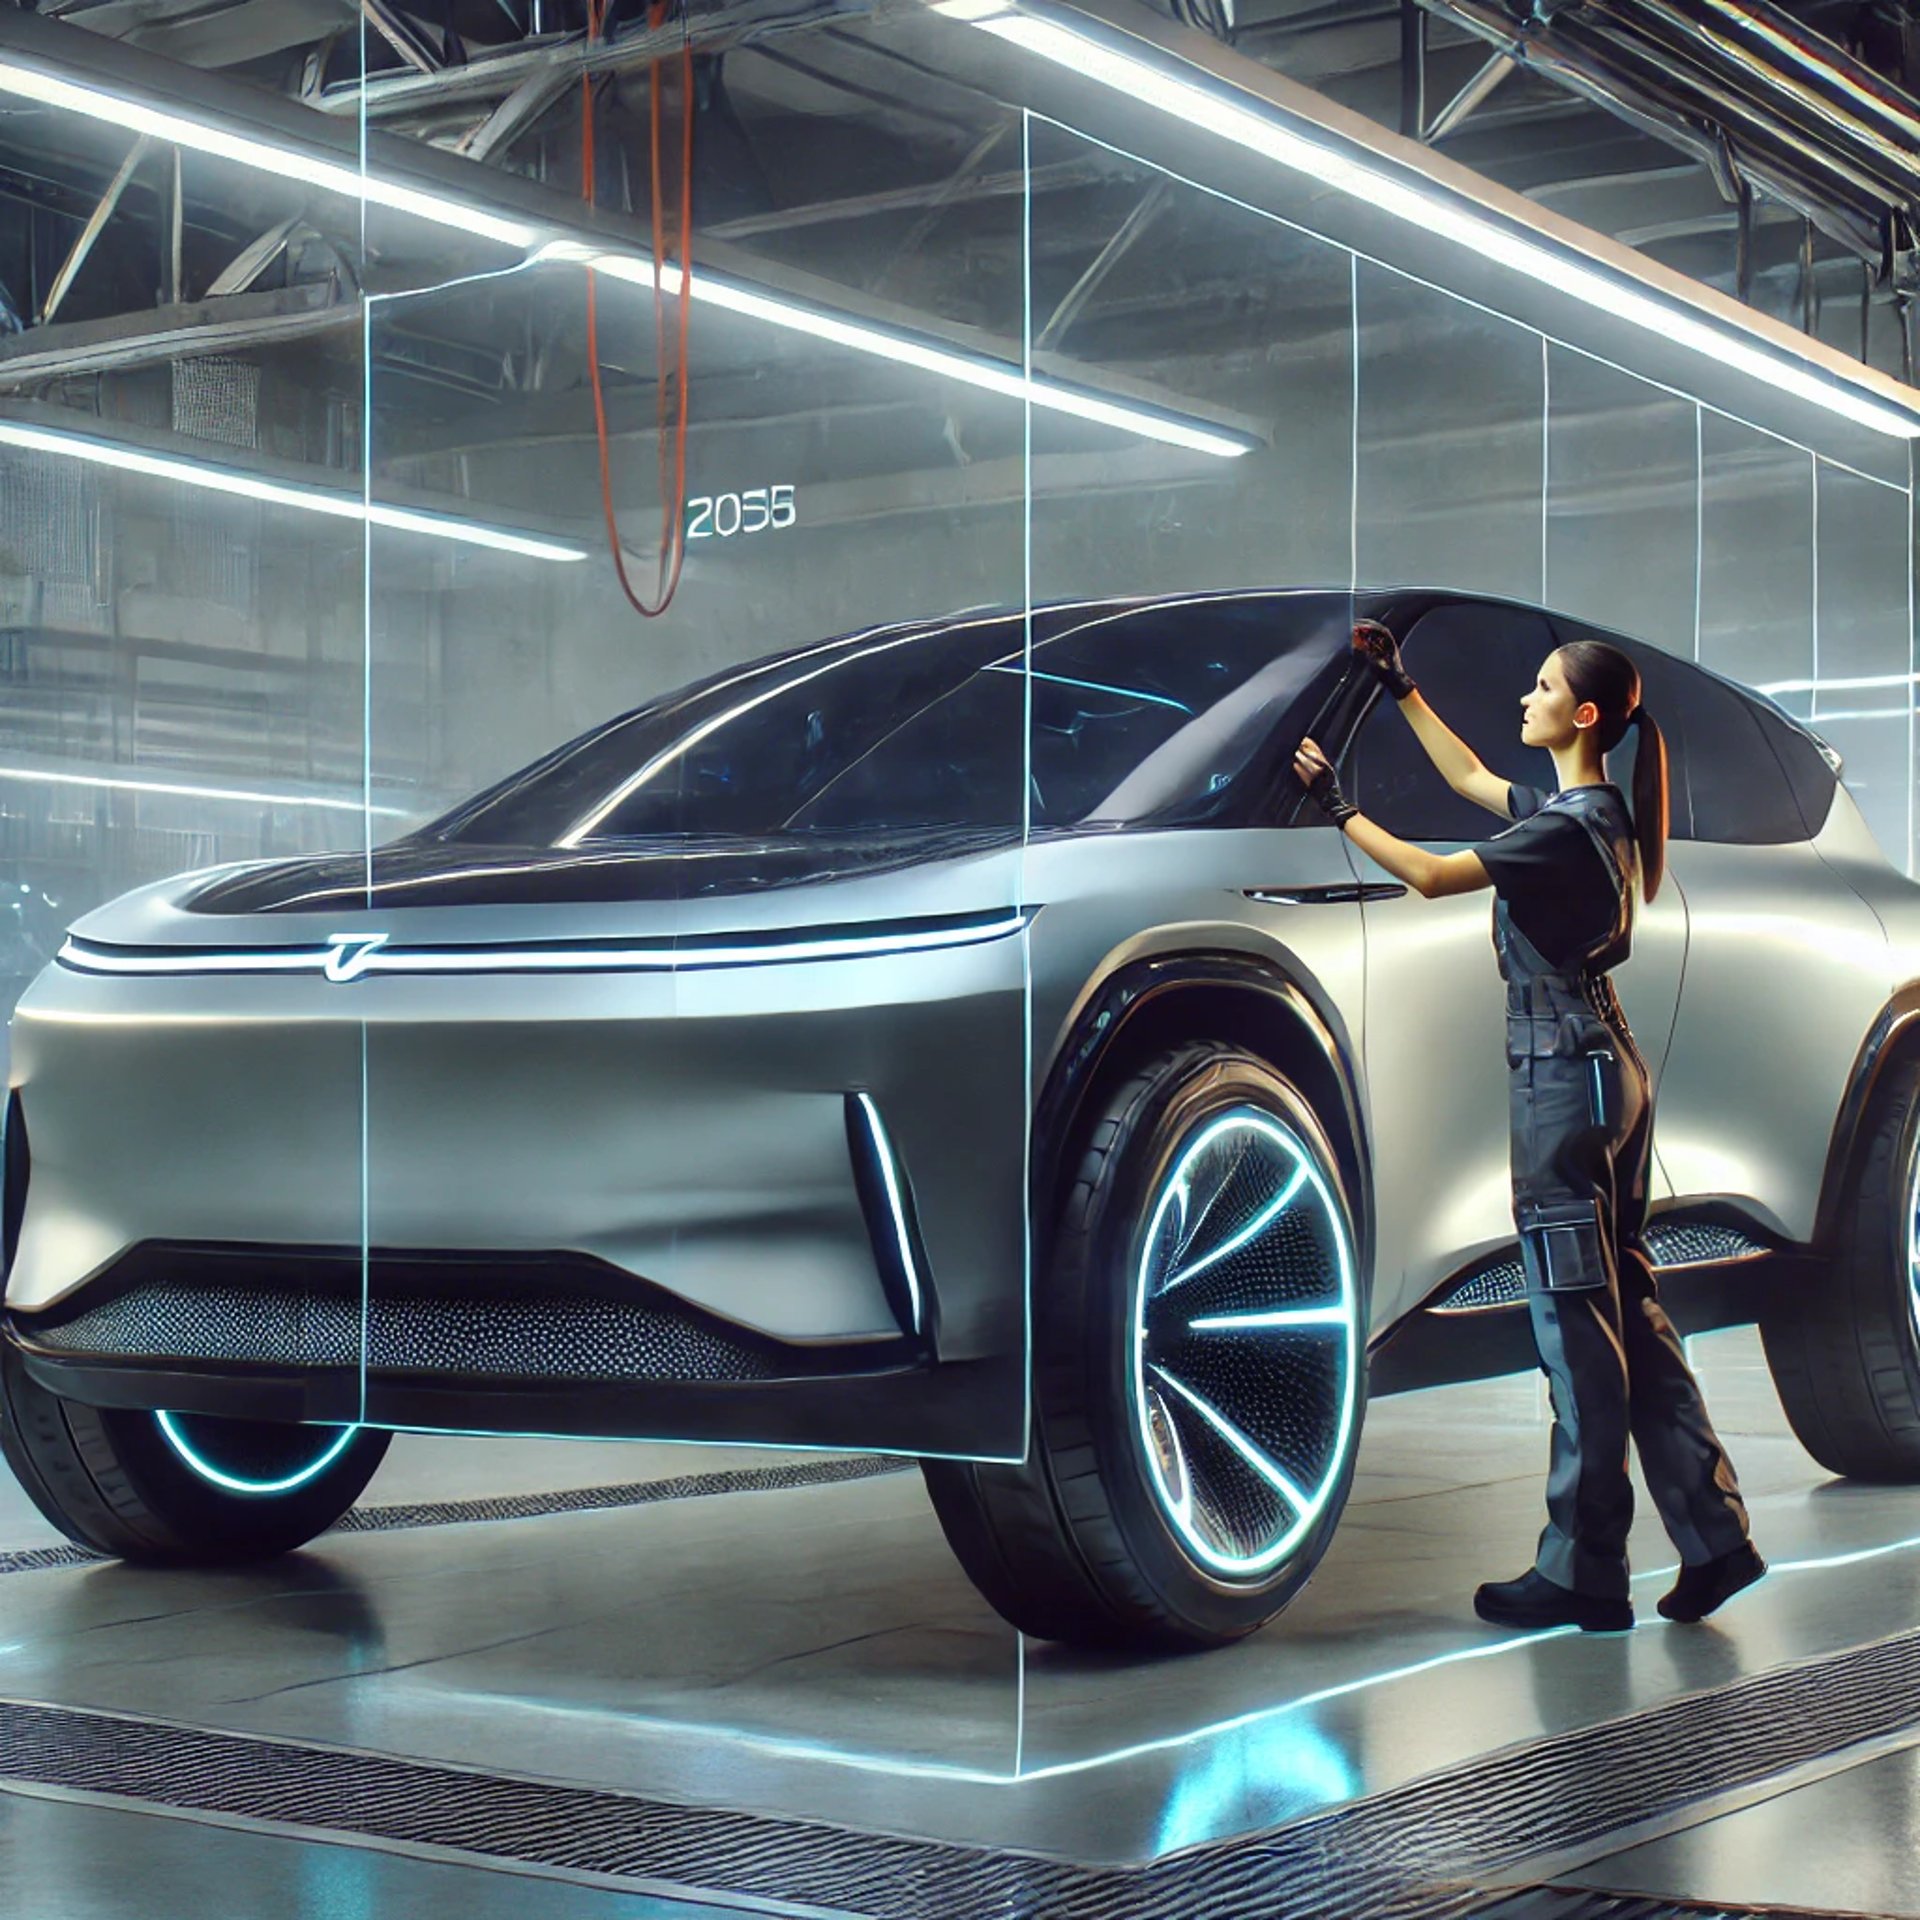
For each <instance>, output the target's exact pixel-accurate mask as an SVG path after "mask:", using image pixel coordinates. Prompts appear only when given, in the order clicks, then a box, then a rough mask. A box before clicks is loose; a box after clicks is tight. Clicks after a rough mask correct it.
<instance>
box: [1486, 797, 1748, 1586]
mask: <svg viewBox="0 0 1920 1920" xmlns="http://www.w3.org/2000/svg"><path fill="white" fill-rule="evenodd" d="M1509 806H1510V809H1511V811H1512V812H1513V813H1514V814H1515V815H1516V817H1522V818H1526V817H1531V816H1532V815H1534V814H1536V813H1537V814H1542V815H1545V814H1551V813H1562V814H1568V815H1571V816H1572V817H1573V818H1574V819H1575V820H1577V821H1578V822H1579V824H1580V825H1581V826H1582V827H1583V828H1584V829H1585V830H1586V834H1587V836H1588V839H1589V840H1590V842H1591V844H1592V846H1593V847H1594V848H1595V849H1596V850H1597V851H1598V853H1599V855H1600V861H1601V864H1600V866H1599V867H1597V868H1596V867H1595V866H1594V865H1593V864H1592V863H1591V862H1590V861H1589V860H1588V859H1587V858H1586V856H1585V853H1584V850H1583V849H1581V848H1580V847H1579V846H1578V844H1577V842H1576V843H1575V844H1574V845H1573V846H1572V848H1571V850H1570V855H1569V856H1568V857H1566V858H1563V859H1562V860H1560V861H1558V862H1557V863H1556V864H1555V865H1554V866H1552V867H1547V868H1542V867H1540V866H1538V865H1536V866H1534V867H1533V868H1532V870H1530V871H1527V870H1516V869H1515V868H1513V867H1512V866H1511V865H1510V864H1509V862H1508V860H1507V859H1503V857H1502V856H1509V855H1510V853H1511V851H1512V850H1510V849H1507V848H1503V847H1502V846H1501V844H1500V843H1501V841H1504V840H1508V839H1509V838H1510V837H1512V836H1514V835H1517V834H1520V833H1522V832H1523V831H1526V829H1525V828H1524V827H1523V828H1513V829H1509V831H1508V833H1506V834H1501V835H1499V836H1497V837H1496V838H1495V839H1494V840H1493V841H1492V842H1489V843H1488V845H1487V846H1486V847H1485V848H1483V849H1480V850H1479V851H1481V852H1482V854H1483V858H1484V859H1485V863H1486V865H1487V868H1488V871H1489V873H1491V874H1492V875H1493V877H1494V882H1495V885H1496V887H1497V888H1498V889H1499V893H1498V895H1497V897H1496V900H1495V903H1494V946H1495V949H1496V951H1497V952H1498V954H1499V958H1500V973H1501V977H1502V978H1503V979H1504V980H1505V981H1506V983H1507V1067H1508V1070H1509V1071H1508V1088H1509V1094H1510V1102H1511V1116H1512V1169H1513V1216H1514V1225H1515V1227H1516V1228H1517V1229H1518V1230H1519V1233H1520V1251H1521V1260H1522V1264H1523V1265H1524V1267H1525V1270H1526V1281H1527V1307H1528V1312H1529V1313H1530V1315H1531V1317H1532V1321H1533V1335H1534V1341H1535V1344H1536V1346H1537V1348H1538V1351H1539V1356H1540V1366H1541V1370H1542V1371H1543V1372H1544V1373H1545V1374H1546V1376H1547V1379H1548V1382H1549V1383H1550V1386H1551V1390H1552V1399H1553V1438H1552V1452H1551V1458H1550V1462H1549V1465H1548V1470H1547V1514H1548V1520H1547V1526H1546V1530H1545V1531H1544V1532H1543V1533H1542V1534H1541V1536H1540V1546H1539V1550H1538V1553H1537V1554H1536V1556H1535V1565H1536V1566H1537V1567H1538V1569H1539V1571H1540V1572H1541V1573H1543V1574H1544V1575H1545V1576H1546V1577H1547V1578H1548V1579H1549V1580H1552V1581H1555V1582H1557V1583H1558V1584H1559V1585H1560V1586H1563V1587H1569V1588H1572V1589H1573V1590H1574V1591H1576V1592H1579V1593H1585V1594H1592V1595H1594V1596H1596V1597H1599V1598H1604V1599H1623V1598H1625V1597H1626V1595H1627V1591H1628V1586H1627V1528H1628V1525H1629V1523H1630V1522H1631V1520H1632V1518H1633V1487H1632V1483H1631V1481H1630V1480H1629V1479H1628V1475H1627V1443H1628V1440H1629V1437H1631V1439H1632V1442H1633V1445H1634V1446H1635V1447H1636V1448H1637V1449H1638V1451H1639V1455H1640V1466H1641V1471H1642V1473H1643V1474H1644V1475H1645V1477H1646V1482H1647V1490H1648V1492H1649V1493H1650V1494H1651V1495H1652V1496H1653V1501H1654V1504H1655V1506H1657V1507H1658V1509H1659V1511H1660V1518H1661V1520H1662V1521H1663V1522H1664V1523H1665V1525H1666V1529H1667V1532H1668V1534H1669V1535H1671V1536H1672V1539H1673V1543H1674V1545H1675V1546H1676V1547H1677V1548H1678V1549H1679V1550H1680V1557H1681V1559H1682V1560H1683V1561H1684V1562H1685V1563H1686V1564H1688V1565H1690V1566H1693V1565H1699V1564H1701V1563H1703V1562H1705V1561H1707V1560H1711V1559H1714V1558H1716V1557H1717V1556H1719V1555H1721V1554H1724V1553H1729V1552H1731V1551H1732V1550H1733V1549H1734V1548H1736V1547H1738V1546H1739V1545H1740V1544H1741V1543H1742V1542H1743V1541H1744V1540H1745V1539H1746V1538H1747V1512H1746V1507H1745V1505H1744V1504H1743V1502H1742V1501H1741V1498H1740V1490H1739V1486H1738V1484H1737V1482H1736V1481H1735V1479H1734V1473H1733V1467H1732V1464H1731V1463H1730V1462H1729V1461H1728V1459H1727V1455H1726V1451H1725V1449H1724V1448H1723V1447H1722V1446H1721V1444H1720V1442H1719V1440H1718V1438H1717V1437H1716V1436H1715V1434H1714V1431H1713V1426H1712V1423H1711V1422H1710V1421H1709V1420H1708V1418H1707V1410H1706V1405H1705V1402H1704V1401H1703V1400H1702V1398H1701V1394H1700V1386H1699V1382H1698V1381H1696V1380H1695V1378H1694V1376H1693V1372H1692V1370H1691V1368H1689V1367H1688V1365H1687V1362H1686V1357H1685V1355H1684V1353H1683V1352H1682V1350H1681V1345H1680V1340H1679V1336H1678V1335H1677V1334H1676V1333H1675V1332H1674V1330H1673V1327H1672V1324H1671V1323H1670V1322H1669V1321H1668V1319H1667V1316H1666V1314H1665V1312H1664V1311H1663V1310H1662V1308H1661V1306H1660V1302H1659V1297H1658V1294H1657V1291H1656V1288H1655V1283H1654V1277H1653V1266H1652V1263H1651V1261H1650V1260H1649V1259H1648V1257H1647V1251H1646V1247H1645V1244H1644V1242H1643V1241H1642V1238H1641V1236H1642V1233H1643V1232H1644V1230H1645V1228H1646V1223H1647V1198H1648V1195H1647V1177H1648V1166H1649V1161H1650V1159H1651V1154H1652V1138H1653V1105H1652V1095H1651V1083H1650V1082H1649V1079H1648V1076H1647V1067H1646V1062H1645V1061H1644V1060H1643V1059H1642V1058H1641V1056H1640V1050H1639V1048H1638V1047H1637V1046H1636V1045H1635V1044H1634V1039H1633V1034H1632V1032H1631V1030H1630V1029H1629V1027H1628V1025H1627V1021H1626V1016H1625V1014H1624V1013H1623V1012H1622V1011H1621V1007H1620V1002H1619V999H1618V997H1617V996H1616V995H1615V993H1614V990H1613V982H1612V981H1611V980H1610V979H1609V978H1608V970H1609V969H1610V968H1613V967H1616V966H1618V965H1619V964H1620V963H1621V962H1622V961H1624V960H1625V959H1626V958H1627V955H1628V952H1629V950H1630V948H1631V944H1632V936H1633V900H1634V881H1635V876H1636V873H1637V869H1638V849H1637V847H1636V845H1635V842H1634V838H1633V832H1632V824H1631V820H1630V817H1629V815H1628V812H1627V805H1626V800H1625V798H1624V796H1623V795H1622V794H1621V793H1620V790H1619V789H1618V788H1617V787H1614V786H1611V785H1606V786H1590V787H1575V788H1573V789H1571V790H1570V791H1567V792H1563V793H1556V794H1554V795H1552V796H1550V797H1549V796H1547V795H1544V794H1542V793H1540V791H1539V790H1538V789H1537V788H1529V787H1522V786H1515V787H1514V788H1513V789H1512V791H1511V796H1510V800H1509ZM1542 824H1543V825H1544V822H1543V823H1542ZM1553 831H1555V832H1559V833H1562V834H1563V833H1564V830H1562V829H1557V828H1556V829H1554V830H1553ZM1532 838H1533V841H1534V843H1535V845H1536V846H1538V845H1539V844H1541V835H1540V833H1539V831H1538V830H1535V831H1534V832H1533V834H1532ZM1561 844H1563V845H1564V844H1565V843H1564V839H1563V840H1562V842H1561ZM1576 865H1577V869H1578V871H1577V872H1576V871H1575V868H1576ZM1583 877H1584V880H1585V881H1586V882H1587V883H1589V884H1590V886H1591V887H1592V888H1595V889H1599V888H1604V889H1606V890H1608V892H1610V896H1611V899H1610V905H1611V912H1608V910H1607V909H1608V906H1609V899H1608V897H1607V893H1593V894H1591V895H1590V904H1591V905H1593V906H1595V907H1596V908H1597V911H1596V912H1590V913H1589V914H1588V915H1587V919H1586V931H1585V933H1584V934H1583V935H1582V936H1581V937H1580V940H1579V943H1578V950H1576V951H1572V952H1565V953H1561V954H1559V955H1557V956H1556V958H1557V959H1558V962H1559V964H1558V965H1555V964H1554V962H1553V961H1550V960H1549V959H1548V958H1547V957H1546V956H1545V955H1544V954H1543V953H1542V952H1541V951H1540V948H1539V947H1538V946H1537V945H1535V944H1534V942H1533V940H1531V939H1529V938H1528V936H1527V934H1526V933H1524V932H1523V931H1522V930H1521V928H1520V927H1519V926H1518V925H1516V924H1515V920H1514V911H1513V908H1514V906H1515V905H1516V904H1518V905H1521V906H1523V907H1524V906H1526V905H1528V904H1529V902H1528V898H1527V893H1526V889H1528V888H1530V887H1533V888H1537V887H1543V886H1544V887H1549V888H1551V887H1554V886H1559V887H1562V888H1564V887H1567V886H1570V885H1573V884H1575V883H1576V882H1577V881H1580V880H1582V879H1583ZM1533 904H1534V905H1536V906H1537V905H1540V904H1549V903H1544V902H1542V901H1541V900H1540V899H1539V898H1538V897H1537V896H1536V897H1535V899H1534V901H1533ZM1551 904H1562V903H1551ZM1523 917H1524V916H1523ZM1602 921H1604V922H1605V923H1606V924H1605V925H1604V926H1603V925H1602V924H1601V923H1602ZM1543 937H1544V936H1543Z"/></svg>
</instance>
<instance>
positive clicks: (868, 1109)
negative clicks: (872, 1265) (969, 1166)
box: [857, 1093, 920, 1333]
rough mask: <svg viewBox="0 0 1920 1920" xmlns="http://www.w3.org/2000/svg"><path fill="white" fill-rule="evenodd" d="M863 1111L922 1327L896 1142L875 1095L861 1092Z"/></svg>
mask: <svg viewBox="0 0 1920 1920" xmlns="http://www.w3.org/2000/svg"><path fill="white" fill-rule="evenodd" d="M857 1097H858V1099H859V1101H860V1111H861V1112H862V1113H864V1114H865V1115H866V1116H867V1131H868V1133H869V1134H871V1135H872V1137H873V1151H874V1154H875V1156H876V1157H877V1158H878V1160H879V1162H880V1173H881V1177H882V1178H883V1179H884V1180H885V1181H886V1183H887V1206H888V1209H889V1210H890V1211H891V1212H892V1214H893V1233H894V1238H895V1239H896V1240H897V1241H898V1242H899V1243H900V1267H901V1271H902V1272H904V1273H905V1274H906V1276H907V1292H908V1294H909V1295H910V1296H911V1298H912V1301H913V1330H914V1332H915V1333H918V1332H919V1331H920V1276H919V1275H918V1274H917V1273H916V1272H915V1271H914V1267H913V1246H912V1243H911V1241H910V1240H909V1239H908V1237H907V1210H906V1208H905V1207H904V1206H903V1205H902V1204H901V1200H900V1183H899V1180H898V1179H897V1177H896V1175H895V1172H894V1165H893V1142H892V1141H891V1140H889V1139H888V1138H887V1129H886V1127H885V1125H884V1124H883V1123H882V1121H881V1119H880V1109H879V1108H878V1107H876V1106H875V1105H874V1104H873V1095H872V1094H870V1093H863V1094H860V1095H858V1096H857Z"/></svg>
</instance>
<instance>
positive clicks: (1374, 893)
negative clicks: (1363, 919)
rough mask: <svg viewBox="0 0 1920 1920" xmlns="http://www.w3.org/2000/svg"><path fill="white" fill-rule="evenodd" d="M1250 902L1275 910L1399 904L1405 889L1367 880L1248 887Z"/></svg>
mask: <svg viewBox="0 0 1920 1920" xmlns="http://www.w3.org/2000/svg"><path fill="white" fill-rule="evenodd" d="M1243 891H1244V893H1245V894H1246V897H1247V898H1248V899H1249V900H1259V901H1262V902H1264V903H1265V904H1266V905H1268V906H1274V907H1330V906H1346V907H1350V906H1353V905H1355V904H1356V903H1357V902H1360V901H1365V900H1398V899H1400V898H1401V896H1402V895H1404V894H1405V892H1406V888H1405V887H1403V886H1401V885H1400V883H1399V882H1398V881H1394V880H1370V881H1368V882H1366V883H1365V884H1364V885H1361V884H1358V883H1356V882H1354V881H1351V880H1343V881H1340V882H1338V883H1337V884H1335V885H1332V886H1325V887H1247V888H1244V889H1243Z"/></svg>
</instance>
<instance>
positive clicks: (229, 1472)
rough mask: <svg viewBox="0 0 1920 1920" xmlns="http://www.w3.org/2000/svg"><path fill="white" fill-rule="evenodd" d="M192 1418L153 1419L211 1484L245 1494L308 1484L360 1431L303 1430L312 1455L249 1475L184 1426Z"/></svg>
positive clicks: (163, 1416)
mask: <svg viewBox="0 0 1920 1920" xmlns="http://www.w3.org/2000/svg"><path fill="white" fill-rule="evenodd" d="M190 1417H191V1416H188V1415H184V1414H178V1413H156V1414H155V1415H154V1416H153V1419H154V1424H155V1425H156V1426H157V1427H158V1428H159V1429H160V1432H161V1434H162V1435H163V1437H164V1438H165V1440H166V1443H167V1445H168V1446H170V1447H171V1448H172V1449H173V1451H174V1452H175V1453H176V1454H177V1455H178V1456H179V1457H180V1459H181V1460H182V1462H184V1463H185V1465H186V1466H187V1467H188V1468H189V1469H191V1471H192V1472H194V1473H196V1474H198V1475H199V1477H200V1478H201V1479H202V1480H204V1481H206V1482H207V1483H208V1484H209V1485H210V1486H215V1487H219V1488H221V1489H223V1490H224V1491H225V1492H228V1493H244V1494H250V1495H253V1496H256V1497H261V1498H265V1497H270V1496H272V1495H274V1494H278V1493H292V1492H293V1491H294V1490H295V1489H296V1488H297V1487H304V1486H305V1485H306V1484H307V1483H308V1482H309V1481H310V1480H314V1479H317V1478H318V1477H319V1476H320V1475H321V1474H323V1473H325V1472H326V1470H327V1469H328V1468H329V1467H330V1466H332V1465H333V1463H334V1462H335V1461H336V1460H338V1459H339V1458H340V1456H341V1455H342V1454H343V1453H345V1452H346V1450H347V1448H348V1447H349V1446H351V1445H352V1443H353V1436H354V1435H355V1434H356V1433H358V1432H359V1431H360V1429H359V1428H358V1427H313V1428H310V1429H302V1431H303V1432H310V1433H311V1435H312V1439H313V1446H312V1448H311V1450H310V1453H311V1457H309V1458H306V1459H304V1460H301V1461H298V1462H296V1463H293V1464H290V1465H288V1466H286V1467H285V1468H284V1470H279V1471H274V1472H271V1473H251V1474H249V1473H247V1472H245V1471H242V1470H240V1469H239V1468H238V1467H237V1466H234V1465H227V1466H223V1465H222V1464H221V1463H220V1462H219V1461H218V1460H216V1459H214V1458H213V1457H212V1448H211V1446H210V1444H209V1443H208V1442H207V1440H206V1439H205V1438H204V1437H202V1436H199V1435H196V1434H190V1433H188V1431H187V1430H186V1428H185V1426H184V1425H183V1422H184V1421H185V1420H186V1419H188V1418H190Z"/></svg>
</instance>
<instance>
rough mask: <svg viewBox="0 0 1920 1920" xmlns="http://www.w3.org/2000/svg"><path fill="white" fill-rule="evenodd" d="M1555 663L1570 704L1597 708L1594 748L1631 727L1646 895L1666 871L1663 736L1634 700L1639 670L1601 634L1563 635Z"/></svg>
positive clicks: (1636, 828)
mask: <svg viewBox="0 0 1920 1920" xmlns="http://www.w3.org/2000/svg"><path fill="white" fill-rule="evenodd" d="M1558 651H1559V655H1560V664H1561V666H1562V668H1563V669H1564V670H1565V673H1566V676H1567V686H1568V687H1569V689H1570V690H1571V691H1572V694H1573V698H1574V702H1575V704H1576V705H1578V704H1579V703H1581V702H1583V701H1587V700H1591V701H1592V702H1593V704H1594V705H1595V706H1596V707H1597V708H1599V710H1600V719H1599V723H1598V725H1597V726H1596V727H1595V728H1594V731H1595V733H1596V734H1597V735H1598V736H1599V745H1600V751H1601V752H1602V753H1603V754H1607V753H1611V752H1613V750H1614V749H1615V748H1616V747H1617V746H1619V744H1620V742H1621V741H1622V740H1624V739H1625V738H1626V737H1627V729H1628V728H1629V727H1633V728H1635V729H1637V733H1636V736H1635V751H1634V756H1633V792H1632V794H1631V795H1630V796H1629V798H1630V800H1631V801H1632V805H1633V835H1634V839H1635V840H1636V841H1637V842H1638V843H1639V848H1640V889H1641V893H1642V894H1643V896H1644V897H1645V898H1646V899H1648V900H1651V899H1652V898H1653V896H1654V895H1655V894H1656V893H1658V892H1659V891H1660V882H1661V880H1662V878H1663V877H1664V876H1665V874H1666V871H1667V737H1666V735H1665V734H1663V733H1662V732H1661V731H1660V723H1659V722H1658V721H1657V720H1655V719H1654V717H1653V715H1652V714H1650V713H1649V712H1648V711H1647V710H1646V708H1645V707H1643V706H1642V705H1641V704H1640V670H1639V668H1637V667H1636V666H1635V665H1634V664H1633V662H1632V661H1631V660H1630V659H1629V658H1628V657H1627V656H1626V654H1624V653H1622V652H1621V650H1620V649H1619V648H1618V647H1616V646H1612V645H1609V644H1608V642H1606V641H1605V640H1569V641H1568V642H1567V643H1566V644H1565V645H1564V646H1562V647H1561V648H1559V650H1558Z"/></svg>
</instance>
